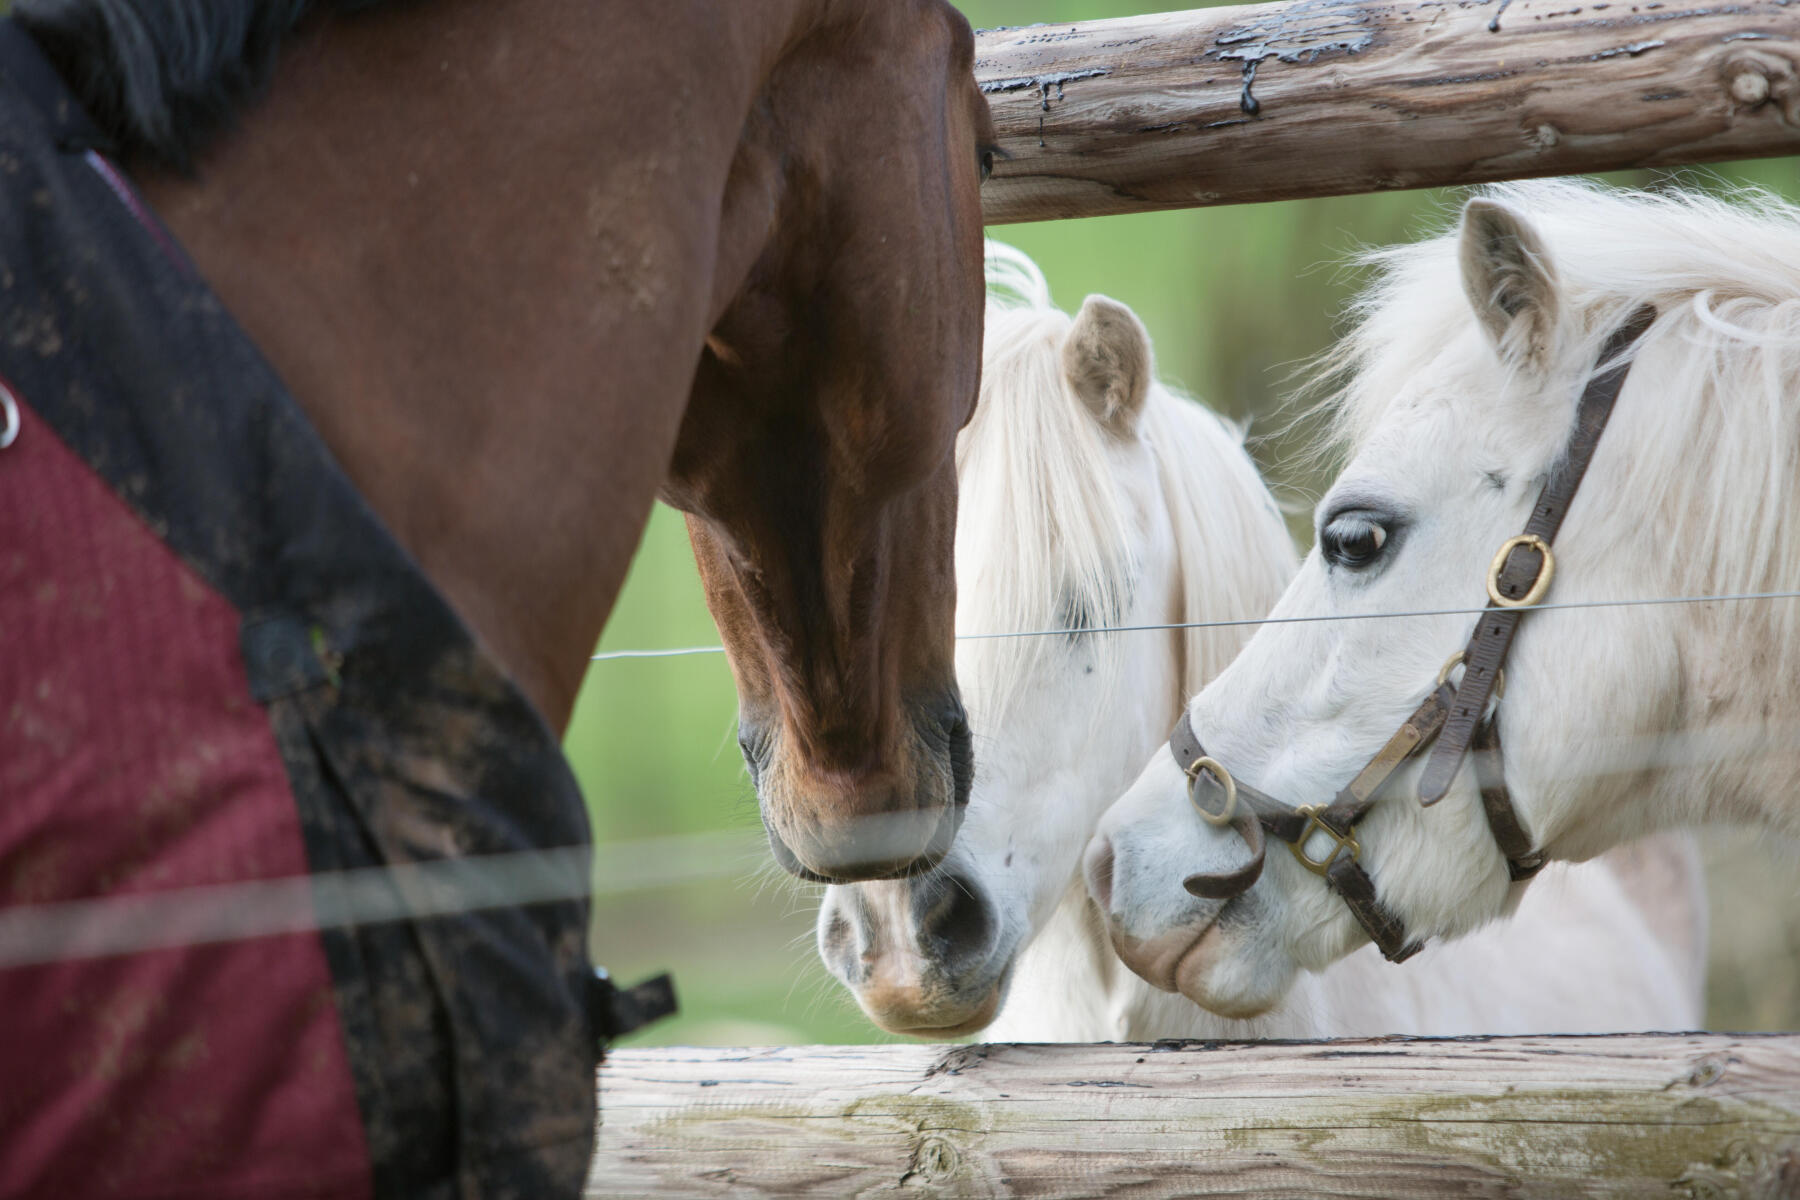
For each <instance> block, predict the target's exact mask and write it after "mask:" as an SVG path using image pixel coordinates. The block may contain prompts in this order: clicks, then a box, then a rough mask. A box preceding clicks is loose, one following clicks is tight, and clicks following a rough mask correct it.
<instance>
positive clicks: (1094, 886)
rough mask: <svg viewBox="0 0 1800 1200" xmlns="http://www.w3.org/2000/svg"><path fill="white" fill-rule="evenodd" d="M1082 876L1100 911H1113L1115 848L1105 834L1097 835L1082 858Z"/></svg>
mask: <svg viewBox="0 0 1800 1200" xmlns="http://www.w3.org/2000/svg"><path fill="white" fill-rule="evenodd" d="M1081 875H1082V878H1083V879H1085V880H1087V890H1088V895H1090V896H1092V897H1093V898H1094V903H1095V904H1098V905H1099V906H1100V911H1101V912H1103V913H1105V912H1111V911H1112V885H1113V848H1112V843H1111V842H1110V841H1108V840H1107V837H1106V835H1105V834H1104V833H1102V834H1096V835H1095V837H1094V839H1093V840H1092V841H1091V842H1089V843H1088V848H1087V852H1086V853H1085V854H1083V855H1082V856H1081Z"/></svg>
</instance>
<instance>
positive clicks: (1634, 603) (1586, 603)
mask: <svg viewBox="0 0 1800 1200" xmlns="http://www.w3.org/2000/svg"><path fill="white" fill-rule="evenodd" d="M1796 599H1800V591H1794V592H1734V593H1730V594H1725V595H1717V596H1650V597H1645V598H1643V599H1638V600H1571V601H1568V602H1566V603H1562V604H1522V605H1519V606H1517V607H1515V608H1513V609H1511V610H1510V611H1512V612H1521V613H1524V612H1554V611H1557V610H1560V609H1581V608H1632V607H1648V606H1650V605H1656V604H1718V603H1725V602H1727V601H1736V600H1796ZM1487 611H1489V610H1488V607H1487V606H1486V605H1483V606H1481V607H1479V608H1416V609H1408V610H1405V611H1402V612H1374V613H1325V614H1321V615H1318V616H1309V617H1240V618H1237V619H1235V620H1229V621H1186V622H1180V623H1174V624H1167V625H1104V626H1099V627H1097V628H1095V627H1087V628H1072V629H1021V630H1015V631H1013V632H1010V633H959V634H957V635H956V640H957V641H959V642H964V641H982V640H985V639H989V638H1026V637H1078V636H1081V635H1084V634H1094V633H1145V632H1150V631H1154V630H1159V629H1164V630H1167V629H1228V628H1232V627H1235V626H1241V625H1309V624H1312V623H1314V622H1317V621H1392V620H1397V619H1399V618H1401V617H1457V616H1480V615H1481V614H1482V613H1484V612H1487ZM724 652H725V647H723V646H679V647H670V648H668V649H662V650H607V651H604V652H602V653H600V654H596V655H594V656H593V657H592V658H591V659H590V660H589V661H591V662H611V661H613V660H614V659H621V658H678V657H681V656H683V655H688V654H723V653H724Z"/></svg>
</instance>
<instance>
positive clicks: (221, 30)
mask: <svg viewBox="0 0 1800 1200" xmlns="http://www.w3.org/2000/svg"><path fill="white" fill-rule="evenodd" d="M379 2H380V0H17V2H16V3H15V4H14V5H13V15H14V16H15V17H17V18H18V20H19V23H20V24H21V25H23V26H24V27H25V28H26V29H27V30H29V31H30V33H31V34H32V36H33V37H35V38H36V39H37V42H38V44H39V45H40V46H42V47H43V48H44V53H45V54H46V55H47V56H48V57H49V59H50V61H51V62H52V63H53V64H54V65H55V66H56V69H57V70H58V71H59V72H60V73H61V75H62V77H63V79H64V81H65V82H67V83H68V85H69V87H70V89H71V90H73V91H74V93H75V96H76V98H77V99H78V100H80V101H81V104H82V106H83V107H84V108H86V109H87V111H88V113H89V115H90V116H92V117H93V119H94V122H95V123H96V124H97V125H99V126H100V128H101V129H102V130H104V131H105V132H106V134H107V135H108V136H109V137H111V138H112V139H113V142H114V149H115V150H116V151H117V152H118V153H119V154H121V155H122V156H124V157H126V158H133V157H139V158H147V159H150V160H153V161H155V162H158V163H161V164H163V165H166V166H172V167H175V168H177V169H179V170H188V169H190V168H191V165H192V162H193V157H194V154H195V153H196V152H197V151H198V150H199V149H200V148H201V147H202V146H204V145H205V143H206V141H207V139H208V138H209V137H211V136H212V135H214V134H216V133H218V132H219V131H220V130H222V129H224V128H225V127H226V126H228V125H229V124H230V123H231V120H232V117H233V116H234V115H235V114H236V113H237V111H238V109H239V108H240V106H242V105H243V104H244V103H245V102H246V101H248V100H250V99H253V98H255V97H256V96H258V95H260V94H261V93H262V91H263V89H264V88H265V87H267V86H268V82H269V76H270V75H271V74H272V73H273V71H274V67H275V52H276V50H277V48H278V47H279V46H280V44H281V40H282V39H283V38H284V37H286V36H287V35H288V34H289V33H291V32H292V31H293V29H294V27H295V26H296V25H298V24H299V23H300V21H301V20H302V19H303V18H304V17H305V16H306V15H307V14H308V13H310V12H312V11H314V10H315V9H319V8H336V9H350V8H366V7H368V6H369V5H370V4H371V3H379Z"/></svg>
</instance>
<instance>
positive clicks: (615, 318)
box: [137, 0, 816, 732]
mask: <svg viewBox="0 0 1800 1200" xmlns="http://www.w3.org/2000/svg"><path fill="white" fill-rule="evenodd" d="M811 7H812V6H811V5H810V4H808V3H807V2H806V0H794V2H793V3H791V4H788V5H771V4H765V3H761V2H759V3H758V4H757V5H755V6H749V5H741V4H739V3H737V2H736V0H720V2H717V3H694V4H684V5H675V4H661V3H659V4H654V5H614V6H606V10H605V11H606V16H605V17H604V19H601V18H600V17H597V16H596V14H595V10H594V9H593V8H592V7H590V6H588V5H585V4H570V3H550V2H532V0H437V2H436V3H434V4H432V5H430V6H414V5H398V6H395V7H394V8H393V9H391V10H387V9H378V10H376V11H374V12H372V13H369V14H366V15H363V16H359V17H354V18H338V17H326V18H321V19H320V20H318V21H317V22H316V23H315V24H313V25H311V26H309V27H308V28H307V29H306V30H305V31H304V32H303V33H302V34H301V35H299V36H297V37H296V38H295V39H294V41H293V43H292V44H291V45H290V46H289V47H288V48H287V49H286V51H285V52H284V57H283V60H282V62H281V65H280V67H279V69H278V71H277V74H276V77H275V80H274V84H273V86H272V87H271V89H270V93H269V95H268V96H267V98H266V99H265V100H263V101H261V102H260V103H258V104H257V105H255V106H254V107H252V108H251V109H250V110H249V111H248V112H247V113H246V114H245V115H244V116H243V117H242V119H241V121H240V123H239V125H238V128H237V129H236V130H235V131H234V132H233V133H231V134H230V135H228V136H227V137H225V138H223V139H222V140H221V141H220V142H219V143H218V144H217V145H216V146H214V147H212V148H211V149H210V150H209V152H207V153H206V154H205V155H204V156H203V157H202V159H201V161H200V164H199V170H198V173H197V176H196V177H195V178H192V179H188V178H181V177H177V176H173V175H170V174H167V173H161V172H155V171H148V170H146V171H141V172H137V178H138V182H139V183H140V185H141V186H142V188H143V190H144V192H145V195H146V196H147V198H148V199H149V201H150V202H151V204H152V205H153V206H154V207H155V209H156V211H157V212H158V214H159V215H160V216H161V217H162V219H163V220H164V221H165V222H166V223H167V224H168V225H169V227H170V228H171V229H172V230H173V232H174V233H175V235H176V236H177V237H178V238H179V239H180V240H181V242H182V243H183V244H184V246H185V247H186V249H187V250H188V252H189V253H190V254H191V255H192V257H193V259H194V260H195V262H196V263H197V265H198V267H199V269H200V271H201V273H202V274H203V275H204V276H205V277H206V278H207V279H208V281H209V282H210V283H211V284H212V286H213V287H214V288H215V289H216V290H217V292H218V293H219V295H220V297H221V298H222V299H223V301H224V303H225V305H226V306H227V308H228V309H229V310H230V311H231V312H232V313H233V315H234V316H235V317H236V318H237V319H238V321H239V322H240V323H241V324H242V325H243V327H244V328H245V330H246V331H247V332H248V333H249V335H250V336H251V338H252V339H254V340H255V341H256V343H257V344H258V345H259V346H260V347H261V349H262V350H263V352H264V354H265V355H266V356H267V357H268V359H269V360H270V362H271V363H272V364H273V365H274V367H275V369H276V370H277V371H278V372H279V373H280V375H281V376H282V378H283V380H284V381H285V382H286V383H287V385H288V387H289V388H290V389H291V390H292V392H293V394H294V396H295V398H296V399H297V400H298V402H299V404H300V405H301V407H302V408H303V409H304V410H305V411H306V413H307V414H308V416H309V417H310V418H311V420H312V421H313V423H314V425H315V426H316V427H317V428H318V430H319V432H320V434H321V435H322V436H323V438H324V439H325V442H326V444H327V445H328V446H329V447H330V448H331V450H332V452H333V453H334V454H335V455H336V456H337V458H338V460H339V462H340V463H341V464H342V465H343V467H344V469H345V471H346V472H347V473H348V475H349V477H350V479H351V480H352V481H353V482H354V483H355V484H356V486H357V487H358V488H359V489H360V490H361V491H362V493H363V495H364V497H365V498H366V499H367V500H368V502H369V504H370V505H371V507H372V508H373V509H374V511H375V512H376V513H377V514H378V515H379V516H380V517H381V518H382V519H383V520H384V521H385V522H386V524H387V526H388V528H389V529H390V530H392V531H393V533H394V534H395V536H396V537H397V538H398V539H399V541H400V542H401V544H402V545H403V546H405V547H406V549H407V550H408V551H409V552H410V553H411V554H412V555H413V556H414V557H415V559H416V560H417V561H418V562H419V564H420V565H421V566H422V567H423V569H424V570H425V572H426V574H427V575H428V576H429V577H430V578H431V579H432V580H433V582H434V583H436V584H437V586H438V587H439V589H440V590H441V591H442V592H443V593H444V594H445V595H446V597H447V598H448V599H449V601H450V602H451V604H452V605H453V606H454V607H455V608H456V609H457V611H458V612H459V613H460V614H461V615H462V617H463V619H464V620H465V621H466V622H467V623H468V624H469V625H470V627H471V628H472V629H473V630H474V631H475V633H476V634H477V636H478V637H479V638H480V639H481V641H482V642H483V643H484V644H485V645H486V646H487V648H488V649H489V651H490V652H491V653H492V654H494V655H495V657H496V658H497V659H498V661H499V662H500V663H501V664H502V665H503V666H504V667H505V668H506V669H507V670H508V671H509V672H510V673H511V675H512V677H513V678H514V679H515V681H516V682H517V683H518V684H519V685H520V686H521V688H522V689H523V690H524V692H525V693H526V695H527V696H529V697H530V698H531V699H532V701H533V702H534V703H536V705H537V706H538V708H539V710H540V711H541V712H542V713H543V715H544V716H545V718H546V719H547V720H548V721H549V722H550V724H551V726H552V727H553V728H554V729H556V730H557V731H559V732H560V731H561V730H562V729H563V728H565V726H566V725H567V722H568V718H569V714H570V711H571V708H572V706H573V704H574V698H575V693H576V691H577V689H578V687H579V685H580V682H581V678H582V675H583V672H584V671H585V669H586V666H587V659H588V655H589V654H590V653H591V651H592V648H593V646H594V643H595V641H596V640H597V639H598V637H599V633H600V629H601V627H602V626H603V625H604V623H605V621H606V617H607V615H608V613H609V612H610V610H611V606H612V603H613V600H614V598H615V597H616V595H617V593H618V589H619V587H620V585H621V583H622V582H623V580H624V576H625V571H626V567H627V564H628V563H629V560H630V558H631V555H632V552H633V551H634V549H635V548H636V545H637V541H638V538H639V535H640V532H641V530H642V529H643V525H644V521H645V518H646V516H647V514H648V510H649V507H650V503H651V500H652V497H653V496H654V494H655V491H656V489H657V487H658V485H659V484H660V483H661V482H662V480H663V476H664V473H665V470H666V467H667V464H668V461H669V456H670V453H671V449H672V447H673V445H674V441H675V436H676V432H677V429H678V428H679V425H680V422H681V418H682V414H683V410H684V407H685V405H686V403H687V397H688V394H689V389H690V387H691V384H692V380H693V374H694V370H695V364H696V361H697V359H698V357H699V355H700V351H701V347H702V344H703V342H704V339H705V337H706V334H707V332H708V330H709V329H710V327H711V324H712V322H713V320H714V319H715V318H716V316H717V313H718V311H719V309H720V307H721V306H722V304H723V299H721V298H719V297H720V293H723V295H724V296H729V295H730V293H731V291H732V290H733V289H734V287H735V284H733V283H732V282H731V279H732V277H733V275H734V274H735V275H736V276H737V277H740V278H741V276H742V273H743V272H744V271H745V270H746V269H747V268H748V265H749V257H750V255H752V254H753V252H754V251H753V249H751V250H746V249H744V248H743V247H744V246H745V245H746V244H748V243H752V242H754V240H755V238H756V237H757V233H758V231H757V223H758V221H759V220H760V221H761V222H762V223H763V225H764V226H766V223H767V220H768V214H767V213H766V212H763V213H761V214H758V213H756V212H754V211H751V212H739V211H736V210H734V208H733V206H731V205H730V204H727V205H725V206H724V211H723V212H722V211H721V203H720V197H721V195H723V194H725V193H726V191H727V182H728V176H729V174H730V172H731V169H732V162H733V156H734V153H735V147H736V143H737V139H738V135H739V130H740V128H741V127H742V125H743V122H744V114H745V113H746V111H747V110H748V108H749V106H750V105H751V103H752V102H753V99H754V97H755V95H756V92H757V90H758V88H759V86H760V80H761V78H762V76H763V75H764V74H765V73H766V72H767V71H768V69H769V67H770V65H771V64H772V63H773V61H774V60H775V58H776V57H777V56H778V55H779V53H780V50H781V47H782V46H783V45H784V44H785V43H786V41H787V40H789V39H790V38H791V37H793V36H794V30H795V28H796V22H797V21H798V20H800V19H802V18H804V17H809V16H812V15H816V14H810V13H808V12H807V11H806V10H808V9H809V8H811ZM682 23H686V24H687V25H688V26H689V27H691V28H690V31H689V32H688V33H686V34H684V35H682V36H673V35H672V34H671V29H672V28H674V27H676V26H677V25H680V24H682ZM638 26H641V27H642V28H638ZM746 234H748V239H747V238H746ZM734 246H736V247H739V248H738V249H736V250H733V249H731V248H732V247H734ZM721 247H724V248H725V250H724V251H723V258H722V257H721V254H722V251H721Z"/></svg>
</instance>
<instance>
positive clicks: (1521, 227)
mask: <svg viewBox="0 0 1800 1200" xmlns="http://www.w3.org/2000/svg"><path fill="white" fill-rule="evenodd" d="M1462 281H1463V292H1464V293H1465V294H1466V295H1467V296H1468V298H1469V304H1470V306H1471V307H1473V308H1474V310H1475V316H1476V317H1477V318H1478V319H1479V320H1480V321H1481V327H1482V328H1483V329H1485V330H1486V331H1487V334H1488V338H1489V339H1490V340H1491V341H1492V342H1493V343H1494V348H1495V349H1496V350H1498V351H1499V353H1500V357H1501V358H1503V359H1505V360H1507V361H1509V362H1514V363H1520V364H1524V365H1531V366H1543V365H1545V364H1546V361H1547V359H1548V357H1549V353H1550V347H1551V338H1552V335H1553V333H1554V332H1555V329H1556V318H1557V311H1556V269H1555V268H1554V267H1553V266H1552V265H1551V262H1550V256H1549V255H1548V254H1547V253H1546V252H1545V250H1544V244H1543V241H1542V240H1541V239H1540V238H1539V237H1538V235H1537V231H1536V230H1535V229H1533V228H1532V227H1531V223H1530V222H1529V221H1527V220H1526V219H1525V215H1524V214H1523V213H1521V212H1519V211H1518V210H1517V209H1515V208H1513V207H1512V206H1511V205H1508V204H1503V203H1501V202H1500V201H1498V200H1488V199H1483V198H1477V199H1474V200H1471V201H1469V202H1468V203H1467V204H1465V205H1463V211H1462Z"/></svg>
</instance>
